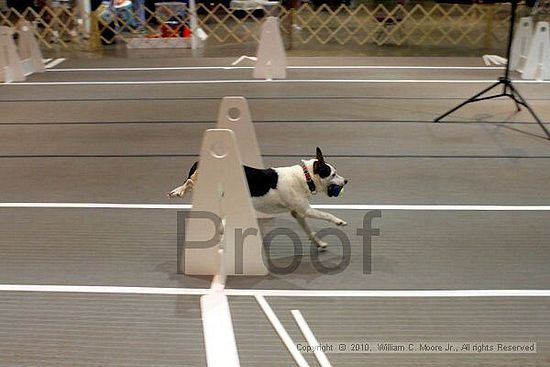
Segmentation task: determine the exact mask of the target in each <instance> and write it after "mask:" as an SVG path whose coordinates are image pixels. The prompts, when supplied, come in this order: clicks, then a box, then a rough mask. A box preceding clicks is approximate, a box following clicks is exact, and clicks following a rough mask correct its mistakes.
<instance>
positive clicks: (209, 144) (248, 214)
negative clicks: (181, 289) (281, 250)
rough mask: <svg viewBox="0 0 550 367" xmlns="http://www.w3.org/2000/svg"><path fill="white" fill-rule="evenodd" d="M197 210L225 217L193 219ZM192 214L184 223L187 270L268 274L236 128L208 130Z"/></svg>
mask: <svg viewBox="0 0 550 367" xmlns="http://www.w3.org/2000/svg"><path fill="white" fill-rule="evenodd" d="M198 212H201V213H209V215H211V216H214V217H215V218H219V219H220V222H219V223H216V224H214V223H215V222H214V221H213V220H212V218H210V219H205V218H204V217H201V218H193V217H192V216H193V215H194V213H198ZM189 214H190V217H189V218H187V223H185V224H184V225H185V247H184V251H182V252H181V253H182V255H183V257H184V259H180V262H181V264H184V266H185V268H184V273H185V274H192V275H219V276H223V277H225V276H226V275H267V273H268V271H267V268H266V267H265V264H264V262H263V258H262V251H263V246H262V236H261V233H260V229H259V227H258V221H257V219H256V213H255V211H254V207H253V206H252V199H251V197H250V192H249V189H248V184H247V182H246V178H245V174H244V170H243V168H242V161H241V157H240V153H239V149H238V148H237V139H236V138H235V134H234V133H233V131H231V130H228V129H210V130H207V131H206V132H205V134H204V138H203V142H202V147H201V154H200V174H199V175H198V179H197V183H196V185H195V187H194V191H193V206H192V210H191V213H189ZM208 242H210V243H209V244H208V245H206V243H208Z"/></svg>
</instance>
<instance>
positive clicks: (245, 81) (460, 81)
mask: <svg viewBox="0 0 550 367" xmlns="http://www.w3.org/2000/svg"><path fill="white" fill-rule="evenodd" d="M258 83H275V84H276V83H279V84H293V83H302V84H319V83H327V84H331V83H335V84H346V83H350V84H487V83H495V80H494V79H489V80H466V79H456V80H453V79H273V80H263V79H221V80H144V81H88V82H87V81H80V82H79V81H74V82H21V83H12V84H10V85H11V86H35V87H38V86H56V85H63V86H67V85H184V84H188V85H196V84H258ZM514 83H515V84H550V80H514Z"/></svg>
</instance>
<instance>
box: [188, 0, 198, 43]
mask: <svg viewBox="0 0 550 367" xmlns="http://www.w3.org/2000/svg"><path fill="white" fill-rule="evenodd" d="M189 13H190V15H191V24H190V25H191V49H193V50H196V49H197V48H198V46H199V40H198V39H197V31H198V28H199V26H198V22H197V7H196V4H195V0H189Z"/></svg>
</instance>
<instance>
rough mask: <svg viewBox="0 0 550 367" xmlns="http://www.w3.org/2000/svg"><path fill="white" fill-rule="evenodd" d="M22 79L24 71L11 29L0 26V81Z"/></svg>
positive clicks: (23, 78) (9, 81)
mask: <svg viewBox="0 0 550 367" xmlns="http://www.w3.org/2000/svg"><path fill="white" fill-rule="evenodd" d="M24 80H25V72H24V71H23V66H22V64H21V60H20V59H19V55H18V54H17V47H16V45H15V41H14V40H13V29H11V28H10V27H0V81H1V82H3V83H11V82H21V81H24Z"/></svg>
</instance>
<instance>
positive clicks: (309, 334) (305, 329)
mask: <svg viewBox="0 0 550 367" xmlns="http://www.w3.org/2000/svg"><path fill="white" fill-rule="evenodd" d="M290 313H292V316H293V317H294V321H296V324H298V327H299V328H300V330H301V331H302V334H303V335H304V337H305V338H306V340H307V342H308V344H309V346H310V347H312V348H314V349H313V354H315V358H317V361H318V362H319V365H320V366H321V367H332V365H331V364H330V362H329V360H328V358H327V356H326V355H325V352H323V350H322V349H321V348H320V347H321V345H320V344H319V342H318V341H317V338H316V337H315V334H313V331H311V329H310V328H309V325H308V324H307V321H306V319H304V316H302V313H301V312H300V310H292V311H290Z"/></svg>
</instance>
